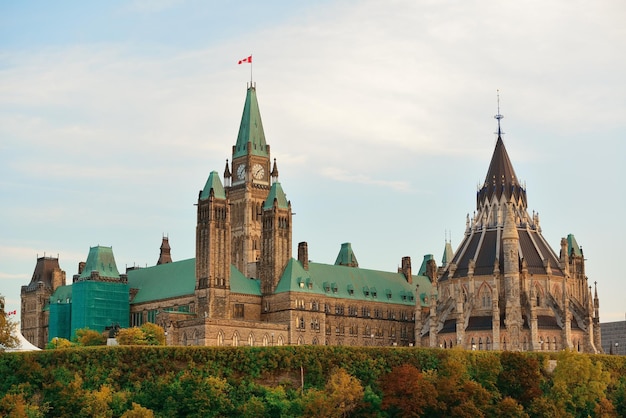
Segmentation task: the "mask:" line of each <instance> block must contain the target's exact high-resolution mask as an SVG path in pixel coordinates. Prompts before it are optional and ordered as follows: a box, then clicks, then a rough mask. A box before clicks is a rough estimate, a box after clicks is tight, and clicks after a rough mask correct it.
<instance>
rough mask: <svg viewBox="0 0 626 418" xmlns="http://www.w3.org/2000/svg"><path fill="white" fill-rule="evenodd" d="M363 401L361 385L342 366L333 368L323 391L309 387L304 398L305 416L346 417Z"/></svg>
mask: <svg viewBox="0 0 626 418" xmlns="http://www.w3.org/2000/svg"><path fill="white" fill-rule="evenodd" d="M362 402H363V386H362V385H361V382H359V380H358V379H357V378H356V377H353V376H351V375H350V374H348V372H346V371H345V370H344V369H342V368H337V369H335V370H333V372H332V373H331V374H330V377H329V378H328V381H327V382H326V386H325V387H324V390H323V391H320V390H317V389H310V390H309V391H308V392H307V393H306V395H305V399H304V403H305V411H304V414H305V416H316V417H324V418H334V417H346V416H348V414H349V413H350V412H352V411H353V410H355V409H356V408H357V407H358V406H359V405H361V403H362Z"/></svg>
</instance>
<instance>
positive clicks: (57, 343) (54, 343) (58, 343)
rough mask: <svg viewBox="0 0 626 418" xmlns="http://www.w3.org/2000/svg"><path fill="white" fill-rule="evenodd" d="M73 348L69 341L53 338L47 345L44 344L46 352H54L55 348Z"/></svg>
mask: <svg viewBox="0 0 626 418" xmlns="http://www.w3.org/2000/svg"><path fill="white" fill-rule="evenodd" d="M73 346H74V344H73V343H72V342H71V341H70V340H66V339H65V338H59V337H54V338H53V339H51V340H50V341H49V342H48V344H46V350H56V349H57V348H70V347H73Z"/></svg>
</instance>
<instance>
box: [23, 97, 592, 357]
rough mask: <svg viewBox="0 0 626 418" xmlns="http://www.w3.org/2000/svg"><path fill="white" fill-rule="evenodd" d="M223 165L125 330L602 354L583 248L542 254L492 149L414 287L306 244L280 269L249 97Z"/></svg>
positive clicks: (44, 294)
mask: <svg viewBox="0 0 626 418" xmlns="http://www.w3.org/2000/svg"><path fill="white" fill-rule="evenodd" d="M500 119H501V117H498V121H499V120H500ZM230 161H231V162H230V163H229V161H228V160H227V161H226V167H225V170H224V175H223V183H222V181H221V179H220V178H219V175H218V173H217V172H215V171H213V172H211V173H210V174H209V177H208V180H207V181H206V184H205V186H204V188H203V189H202V190H200V192H199V194H198V200H197V219H196V221H197V222H196V242H195V244H196V254H195V258H194V259H189V260H181V261H172V258H171V254H170V250H171V248H170V245H169V240H168V239H167V238H163V242H162V244H161V254H160V257H159V260H158V262H157V265H156V266H153V267H149V268H145V269H129V270H128V271H127V275H128V284H129V287H130V301H129V302H130V303H129V305H130V320H129V324H130V325H131V326H138V325H141V324H143V323H145V322H153V323H156V324H158V325H160V326H162V327H163V328H164V329H165V331H166V340H167V343H168V344H170V345H217V346H256V345H262V346H267V345H287V344H320V345H362V346H364V345H377V346H412V345H418V346H426V347H441V348H452V347H462V348H465V349H476V350H516V351H546V350H547V351H555V350H560V349H564V348H568V349H572V350H577V351H581V352H598V351H601V350H602V346H601V336H600V327H599V299H598V296H597V292H596V293H595V295H592V294H591V288H590V287H589V286H588V279H587V276H586V275H585V266H584V256H583V253H582V248H580V247H579V246H578V244H577V243H576V241H575V239H574V237H573V236H572V235H570V236H568V237H567V238H564V239H563V240H562V241H561V248H560V253H559V254H558V255H557V254H556V253H555V252H554V251H553V250H552V249H551V247H550V246H549V245H548V244H547V242H546V241H545V239H544V238H543V236H542V235H541V226H540V223H539V215H538V214H536V213H534V212H533V214H532V216H531V215H530V214H528V212H527V196H526V188H525V185H522V184H521V183H520V182H519V180H518V178H517V176H516V175H515V172H514V170H513V167H512V165H511V162H510V160H509V157H508V154H507V152H506V149H505V148H504V143H503V142H502V139H501V137H500V135H499V136H498V141H497V144H496V148H495V150H494V154H493V157H492V160H491V164H490V167H489V170H488V173H487V177H486V179H485V183H484V184H483V185H482V186H481V187H480V188H479V190H478V193H477V207H476V212H475V213H474V215H473V216H472V217H470V215H469V214H468V215H467V218H466V230H465V236H464V239H463V241H462V242H461V244H460V245H459V248H458V249H457V250H456V252H453V251H452V247H451V245H450V243H448V242H446V248H445V250H444V257H443V260H442V265H441V266H440V267H438V266H437V265H436V262H435V261H434V259H433V258H432V256H430V255H427V256H425V258H424V262H423V264H422V266H421V267H420V269H419V270H418V273H417V274H415V273H414V272H413V269H412V267H411V259H410V258H409V257H403V258H402V259H401V264H400V266H401V267H400V268H398V271H397V272H381V271H373V270H366V269H362V268H359V265H358V262H357V260H356V256H355V255H354V252H353V251H352V248H351V245H350V244H349V243H345V244H343V245H342V247H341V250H340V252H339V255H338V257H337V260H336V261H335V264H334V265H326V264H320V263H313V262H311V261H310V260H309V259H308V245H307V243H306V242H302V243H300V244H299V245H298V254H297V259H293V258H292V246H293V243H292V228H293V225H292V221H293V219H292V207H291V202H290V201H288V200H287V198H286V195H285V193H284V191H283V189H282V185H281V183H280V182H279V181H278V168H277V163H276V160H273V164H272V160H271V159H270V147H269V145H268V144H267V143H266V141H265V133H264V131H263V125H262V123H261V117H260V112H259V107H258V103H257V99H256V88H255V87H254V86H250V87H249V88H248V90H247V95H246V102H245V105H244V112H243V116H242V120H241V124H240V127H239V134H238V137H237V141H236V144H235V145H234V146H233V147H232V159H231V160H230ZM39 261H40V260H38V267H37V268H36V273H37V272H38V271H39V270H41V269H42V268H43V267H42V268H40V267H39ZM42 263H43V261H42ZM42 265H43V264H42ZM42 271H43V270H42ZM46 271H50V273H49V274H48V276H49V279H46V280H44V281H43V282H42V281H40V280H39V279H38V278H37V279H36V277H35V275H34V276H33V280H32V281H31V284H29V286H25V287H24V288H23V289H22V303H23V307H22V315H23V317H22V330H23V333H24V335H25V336H26V337H27V338H28V339H29V340H30V341H31V342H33V343H35V344H36V345H39V346H43V345H44V344H45V342H47V339H48V335H47V334H46V330H47V328H46V316H45V315H46V310H45V303H46V300H47V299H48V298H49V297H50V296H51V295H52V298H53V299H54V297H55V296H54V295H55V293H54V292H55V289H56V288H57V287H58V286H60V285H61V284H64V282H65V274H64V273H63V272H62V271H61V270H60V269H59V268H58V260H57V262H56V267H47V270H46ZM37 276H38V277H39V275H37ZM48 276H46V277H48ZM64 291H65V294H68V295H70V294H71V291H70V289H67V288H66V289H64ZM68 299H69V297H68Z"/></svg>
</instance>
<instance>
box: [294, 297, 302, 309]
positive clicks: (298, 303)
mask: <svg viewBox="0 0 626 418" xmlns="http://www.w3.org/2000/svg"><path fill="white" fill-rule="evenodd" d="M296 309H304V299H296Z"/></svg>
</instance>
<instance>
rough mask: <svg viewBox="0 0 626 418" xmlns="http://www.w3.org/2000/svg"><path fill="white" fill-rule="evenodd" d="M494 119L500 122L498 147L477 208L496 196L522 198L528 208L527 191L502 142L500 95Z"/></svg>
mask: <svg viewBox="0 0 626 418" xmlns="http://www.w3.org/2000/svg"><path fill="white" fill-rule="evenodd" d="M494 117H495V118H496V119H497V120H498V132H497V134H498V139H497V141H496V147H495V149H494V150H493V155H492V156H491V163H490V164H489V170H487V176H485V182H484V183H483V185H482V187H481V188H480V189H479V191H478V196H477V199H478V201H477V207H478V209H480V206H481V203H482V202H484V201H485V200H486V199H487V200H491V198H492V196H494V195H495V196H496V197H497V199H498V200H499V199H500V198H501V197H502V195H504V196H505V197H506V198H510V197H511V196H513V197H515V198H516V199H518V198H521V199H522V201H523V203H524V207H526V190H525V189H524V187H523V186H522V185H521V184H520V183H519V180H518V178H517V175H516V174H515V170H514V169H513V165H512V164H511V160H510V159H509V154H508V153H507V151H506V148H505V147H504V142H503V141H502V134H503V132H502V128H501V126H500V121H501V120H502V119H503V118H504V116H502V115H501V114H500V95H498V114H497V115H496V116H494Z"/></svg>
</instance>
